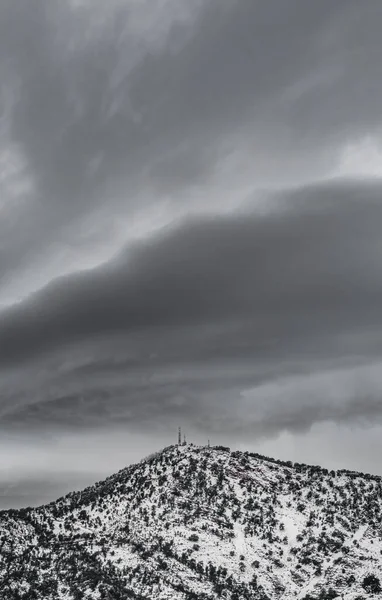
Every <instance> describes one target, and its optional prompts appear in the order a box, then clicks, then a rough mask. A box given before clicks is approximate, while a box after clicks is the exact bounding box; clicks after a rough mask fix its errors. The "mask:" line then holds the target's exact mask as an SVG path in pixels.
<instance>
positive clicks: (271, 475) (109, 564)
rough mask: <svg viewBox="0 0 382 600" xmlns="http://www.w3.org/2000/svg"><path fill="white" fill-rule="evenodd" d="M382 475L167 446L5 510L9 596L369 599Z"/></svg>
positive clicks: (378, 567)
mask: <svg viewBox="0 0 382 600" xmlns="http://www.w3.org/2000/svg"><path fill="white" fill-rule="evenodd" d="M381 509H382V478H380V477H374V476H371V475H363V474H360V473H353V472H349V471H337V472H334V471H331V472H329V471H327V470H326V469H321V468H320V467H312V466H307V465H301V464H296V463H295V464H292V463H284V462H281V461H274V460H272V459H269V458H266V457H261V456H259V455H255V454H251V453H248V452H244V453H242V452H231V451H230V450H229V449H228V448H222V447H213V448H207V447H195V446H180V447H177V446H171V447H169V448H165V449H164V450H163V451H162V452H159V453H157V454H155V455H152V456H150V457H148V458H147V459H145V460H144V461H142V462H141V463H138V464H136V465H132V466H130V467H128V468H126V469H123V470H122V471H120V472H119V473H117V474H115V475H112V476H111V477H109V478H108V479H106V480H105V481H103V482H100V483H97V484H96V485H94V486H92V487H89V488H87V489H85V490H84V491H82V492H75V493H71V494H69V495H67V496H65V497H64V498H60V499H59V500H57V501H56V502H52V503H50V504H48V505H46V506H42V507H39V508H34V509H32V508H29V509H23V510H9V511H3V512H1V513H0V598H1V599H2V600H7V599H25V600H26V599H28V600H33V599H38V600H40V599H48V598H49V599H52V600H53V599H62V600H72V599H74V600H79V599H83V598H84V599H86V598H88V599H113V600H122V599H126V598H137V599H141V600H142V599H150V600H157V599H163V600H165V599H168V600H170V599H171V600H198V599H204V600H212V599H217V598H226V599H227V600H239V599H252V598H253V599H264V600H266V599H267V598H270V599H281V598H282V599H285V600H286V599H289V598H296V599H302V598H310V597H312V598H329V597H335V596H340V597H341V596H342V597H343V598H345V599H348V600H350V599H354V600H355V599H356V598H360V597H362V598H365V599H366V598H369V597H370V598H371V597H373V596H374V597H378V596H380V595H381V596H382V594H380V593H379V590H380V588H379V577H381V581H382V523H381V516H382V515H381Z"/></svg>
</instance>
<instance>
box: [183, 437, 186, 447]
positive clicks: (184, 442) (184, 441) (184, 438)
mask: <svg viewBox="0 0 382 600" xmlns="http://www.w3.org/2000/svg"><path fill="white" fill-rule="evenodd" d="M186 445H187V442H186V434H184V435H183V446H186Z"/></svg>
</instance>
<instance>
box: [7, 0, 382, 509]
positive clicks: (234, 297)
mask: <svg viewBox="0 0 382 600" xmlns="http://www.w3.org/2000/svg"><path fill="white" fill-rule="evenodd" d="M381 28H382V3H381V2H380V0H365V1H364V2H362V3H361V2H359V0H336V1H335V2H333V0H312V1H310V2H307V1H306V0H266V1H265V0H109V1H108V2H105V1H104V0H3V2H1V4H0V508H1V507H11V506H22V505H24V506H26V505H29V504H38V503H41V502H43V501H46V500H51V499H53V498H55V497H56V496H58V495H61V494H62V493H64V492H67V491H69V490H71V489H72V488H81V487H82V486H83V485H85V484H87V483H91V482H93V481H96V480H99V479H101V478H102V477H104V476H106V475H108V474H110V473H112V472H113V471H115V470H117V469H119V468H122V467H123V466H125V465H126V464H128V463H130V462H132V461H135V460H138V459H140V458H142V457H144V456H145V455H146V454H149V453H150V452H152V451H153V450H155V449H158V448H160V447H162V446H165V445H168V444H170V443H173V442H174V441H175V440H176V436H177V427H178V425H182V427H183V428H184V430H185V431H186V432H187V433H188V437H189V439H190V441H194V442H196V443H206V441H207V439H208V438H210V439H211V442H212V443H224V444H225V445H230V446H232V447H235V448H241V449H248V450H254V451H258V452H264V453H266V454H268V455H273V456H278V457H281V458H284V459H285V460H289V459H291V460H298V461H300V462H311V463H315V464H323V465H325V466H330V467H334V468H350V469H359V470H362V471H368V472H376V473H379V474H382V467H381V466H380V462H379V458H378V457H379V456H380V455H381V452H382V435H381V433H382V38H381V35H380V32H381Z"/></svg>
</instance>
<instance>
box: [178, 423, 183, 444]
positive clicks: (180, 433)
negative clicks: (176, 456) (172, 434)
mask: <svg viewBox="0 0 382 600" xmlns="http://www.w3.org/2000/svg"><path fill="white" fill-rule="evenodd" d="M181 445H182V429H181V427H179V429H178V446H181Z"/></svg>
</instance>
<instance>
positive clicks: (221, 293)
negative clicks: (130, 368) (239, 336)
mask: <svg viewBox="0 0 382 600" xmlns="http://www.w3.org/2000/svg"><path fill="white" fill-rule="evenodd" d="M380 194H381V187H380V185H379V184H378V183H375V184H372V183H370V184H362V183H359V184H355V183H340V182H336V183H328V184H322V185H320V186H316V187H306V188H304V189H302V190H299V191H297V192H295V193H290V194H289V197H287V198H286V199H283V200H281V203H279V204H278V205H277V204H276V205H275V207H274V208H273V209H272V208H270V210H269V212H268V213H266V214H263V215H258V214H243V215H241V216H236V217H229V218H227V217H220V218H213V219H212V218H206V219H197V220H192V221H187V222H185V223H184V224H183V225H182V226H180V227H177V228H175V229H170V230H169V231H167V232H165V233H163V234H162V235H161V236H158V237H157V238H156V239H152V240H151V241H149V242H147V243H145V244H140V245H139V246H137V247H136V248H135V249H134V250H131V249H130V250H128V251H127V252H126V253H124V254H122V255H120V256H119V258H118V259H117V260H115V261H114V262H112V263H111V264H109V265H107V266H106V267H103V268H100V269H98V270H95V271H94V270H93V271H90V272H87V273H82V274H77V275H73V276H71V277H66V278H64V279H62V280H59V281H57V282H54V283H52V284H50V285H49V286H47V287H46V288H45V289H44V290H42V291H41V292H39V293H38V294H36V295H34V296H33V297H31V298H30V299H29V300H27V301H25V302H24V303H21V304H20V305H17V306H15V307H13V308H11V309H8V310H7V311H6V312H3V315H2V317H1V319H0V337H1V340H2V346H1V349H0V361H1V364H2V365H3V366H4V365H6V364H12V363H17V361H18V360H22V359H25V358H28V357H29V358H31V357H35V356H36V355H38V354H39V353H40V352H43V351H46V350H48V349H51V348H55V347H59V346H60V345H61V344H64V343H71V342H74V341H76V340H81V339H82V340H83V339H85V340H86V339H88V338H93V337H98V336H104V335H107V334H110V333H115V334H121V333H126V334H129V333H130V332H134V331H137V330H140V329H143V330H145V329H150V328H153V327H154V328H157V327H183V326H189V325H192V324H199V325H200V324H203V323H213V322H217V323H218V322H221V321H230V320H231V321H242V322H243V321H244V322H245V321H249V322H250V323H252V325H254V326H255V329H257V331H258V337H259V338H260V339H262V340H263V341H266V340H267V338H271V337H274V336H277V337H278V338H283V337H284V338H285V337H288V336H290V335H291V334H292V332H294V333H295V334H297V335H302V336H303V337H305V338H308V339H309V337H310V336H312V335H313V336H314V335H318V334H319V333H321V334H322V332H323V331H325V330H326V331H327V332H330V331H332V329H333V327H334V328H337V329H338V331H341V329H342V328H344V327H345V328H346V327H349V326H350V327H351V328H352V329H357V327H364V328H365V327H374V326H376V325H377V324H378V323H379V320H380V301H381V291H382V290H381V284H380V278H379V277H378V273H379V255H380V246H381V244H380V228H381V224H382V208H381V207H382V204H381V203H380V201H379V198H380Z"/></svg>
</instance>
